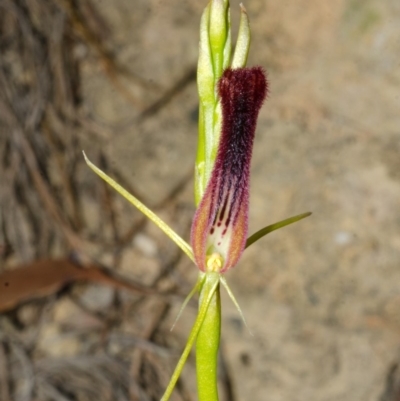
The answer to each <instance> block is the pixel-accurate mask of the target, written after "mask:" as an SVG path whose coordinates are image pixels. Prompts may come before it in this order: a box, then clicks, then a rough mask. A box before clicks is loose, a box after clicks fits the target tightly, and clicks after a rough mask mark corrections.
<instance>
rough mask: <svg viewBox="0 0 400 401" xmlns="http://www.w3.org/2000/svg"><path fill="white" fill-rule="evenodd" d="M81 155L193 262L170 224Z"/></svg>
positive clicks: (185, 246)
mask: <svg viewBox="0 0 400 401" xmlns="http://www.w3.org/2000/svg"><path fill="white" fill-rule="evenodd" d="M82 153H83V156H84V158H85V161H86V163H87V165H88V166H89V167H90V168H91V169H92V170H93V171H94V172H95V173H96V174H97V175H98V176H100V177H101V178H102V179H103V180H104V181H106V182H107V183H108V184H110V185H111V186H112V187H113V188H114V189H115V190H116V191H117V192H118V193H119V194H121V195H122V196H123V197H124V198H125V199H127V200H128V201H129V202H130V203H132V205H133V206H135V207H136V208H137V209H139V210H140V211H141V212H142V213H143V214H144V215H145V216H146V217H148V218H149V219H150V220H151V221H152V222H153V223H154V224H156V225H157V226H158V227H159V228H161V230H163V231H164V232H165V234H167V235H168V237H170V238H171V239H172V241H174V242H175V244H176V245H178V246H179V247H180V248H181V249H182V251H183V252H185V253H186V255H187V256H189V258H190V259H191V260H192V261H193V262H194V256H193V252H192V248H191V247H190V245H189V244H188V243H187V242H186V241H184V240H183V239H182V238H181V237H180V236H179V235H178V234H177V233H176V232H175V231H174V230H173V229H172V228H171V227H170V226H168V225H167V224H166V223H164V221H162V220H161V219H160V218H159V217H158V216H157V215H156V214H155V213H153V212H152V211H151V210H150V209H149V208H147V207H146V206H145V205H143V203H142V202H140V201H139V200H138V199H137V198H135V197H134V196H133V195H132V194H130V193H129V192H128V191H127V190H126V189H124V188H122V187H121V185H119V184H118V183H117V182H115V181H114V180H113V179H112V178H110V177H109V176H108V175H107V174H106V173H104V172H103V171H102V170H100V169H99V168H98V167H96V166H95V165H94V164H93V163H92V162H91V161H90V160H89V159H88V158H87V156H86V154H85V152H83V151H82Z"/></svg>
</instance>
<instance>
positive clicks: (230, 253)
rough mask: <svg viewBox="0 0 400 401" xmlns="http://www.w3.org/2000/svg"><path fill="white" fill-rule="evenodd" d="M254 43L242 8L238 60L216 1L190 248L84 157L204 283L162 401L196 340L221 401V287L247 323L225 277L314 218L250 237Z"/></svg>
mask: <svg viewBox="0 0 400 401" xmlns="http://www.w3.org/2000/svg"><path fill="white" fill-rule="evenodd" d="M249 45H250V28H249V21H248V17H247V13H246V10H245V9H244V7H243V6H242V5H241V18H240V26H239V33H238V39H237V42H236V47H235V52H234V54H233V56H232V57H231V33H230V13H229V1H228V0H211V1H210V3H209V4H208V6H207V7H206V9H205V10H204V13H203V16H202V19H201V23H200V51H199V61H198V74H197V84H198V91H199V100H200V106H199V141H198V151H197V158H196V163H195V203H196V205H197V206H198V207H197V210H196V212H195V215H194V218H193V223H192V228H191V246H190V245H189V244H188V243H187V242H186V241H184V240H183V239H182V238H181V237H180V236H179V235H178V234H177V233H176V232H175V231H174V230H173V229H171V228H170V227H169V226H168V225H167V224H166V223H165V222H163V221H162V220H161V219H160V218H159V217H158V216H157V215H156V214H154V213H153V212H152V211H151V210H150V209H148V208H147V207H146V206H145V205H143V204H142V203H141V202H140V201H139V200H138V199H137V198H135V197H134V196H133V195H132V194H130V193H129V192H128V191H126V190H125V189H124V188H122V187H121V186H120V185H119V184H118V183H116V182H115V181H114V180H113V179H112V178H110V177H109V176H108V175H106V174H105V173H104V172H103V171H101V170H100V169H99V168H98V167H96V166H95V165H94V164H93V163H91V162H90V161H89V160H88V158H87V157H86V155H85V153H84V157H85V160H86V162H87V164H88V165H89V167H90V168H91V169H92V170H93V171H94V172H95V173H96V174H98V175H99V176H100V177H101V178H102V179H104V180H105V181H106V182H107V183H108V184H110V185H111V186H112V187H113V188H114V189H115V190H116V191H118V192H119V193H120V194H121V195H122V196H124V197H125V198H126V199H127V200H128V201H130V202H131V203H132V204H133V205H134V206H135V207H137V208H138V209H139V210H140V211H141V212H143V213H144V214H145V215H146V216H147V217H148V218H149V219H151V220H152V221H153V222H154V223H155V224H157V225H158V226H159V227H160V228H161V229H162V230H163V231H164V232H165V233H166V234H167V235H168V236H169V237H170V238H171V239H172V240H173V241H174V242H175V243H176V244H177V245H178V246H179V247H180V248H181V249H182V251H183V252H184V253H186V255H187V256H188V257H189V258H190V259H191V260H192V261H193V262H194V263H195V264H196V265H197V267H198V269H199V278H198V281H197V283H196V285H195V286H194V288H193V290H192V291H191V292H190V294H189V295H188V297H187V298H186V300H185V301H184V303H183V306H182V308H181V311H180V312H179V314H178V318H179V316H180V314H181V312H182V310H183V308H184V307H185V305H186V304H187V302H188V301H189V299H190V298H191V296H192V295H194V293H195V292H197V291H199V293H200V298H199V311H198V315H197V318H196V321H195V323H194V325H193V328H192V330H191V332H190V334H189V337H188V340H187V343H186V346H185V348H184V350H183V353H182V356H181V358H180V359H179V361H178V364H177V366H176V368H175V371H174V372H173V374H172V378H171V380H170V383H169V384H168V386H167V389H166V391H165V393H164V395H163V397H162V398H161V401H167V400H168V399H169V397H170V396H171V394H172V391H173V389H174V386H175V384H176V382H177V380H178V378H179V376H180V373H181V371H182V369H183V366H184V364H185V362H186V359H187V357H188V355H189V353H190V350H191V348H192V346H193V344H194V342H196V371H197V386H198V392H199V400H200V401H218V389H217V354H218V349H219V342H220V330H221V302H220V291H219V288H220V283H221V284H222V285H223V286H224V287H225V288H226V290H227V292H228V294H229V296H230V297H231V299H232V301H233V302H234V304H235V306H236V307H237V309H238V311H239V313H240V315H241V316H242V318H243V314H242V312H241V310H240V307H239V305H238V303H237V301H236V300H235V298H234V296H233V294H232V291H231V290H230V289H229V286H228V284H227V282H226V280H225V277H224V276H223V274H224V273H225V272H226V271H227V270H229V269H230V268H232V267H233V266H235V265H236V264H237V263H238V261H239V259H240V257H241V255H242V253H243V251H244V249H245V248H247V247H248V246H250V245H251V244H253V243H254V242H256V241H257V240H259V239H260V238H262V237H263V236H265V235H266V234H268V233H270V232H272V231H274V230H276V229H278V228H281V227H284V226H286V225H288V224H291V223H294V222H296V221H299V220H301V219H303V218H305V217H307V216H309V215H310V214H311V213H303V214H301V215H297V216H294V217H291V218H289V219H286V220H283V221H280V222H278V223H275V224H272V225H270V226H267V227H264V228H263V229H261V230H259V231H257V232H256V233H255V234H253V235H251V236H250V237H247V233H248V209H249V183H250V162H251V155H252V149H253V142H254V134H255V130H256V122H257V117H258V113H259V111H260V109H261V106H262V104H263V102H264V100H265V98H266V95H267V86H268V85H267V79H266V76H265V73H264V70H263V69H262V68H261V67H252V68H246V67H245V66H246V61H247V55H248V51H249ZM178 318H177V319H178Z"/></svg>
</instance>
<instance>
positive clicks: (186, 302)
mask: <svg viewBox="0 0 400 401" xmlns="http://www.w3.org/2000/svg"><path fill="white" fill-rule="evenodd" d="M204 279H205V275H204V274H203V273H201V274H200V275H199V278H198V279H197V281H196V284H195V286H194V287H193V288H192V290H191V291H190V292H189V295H188V296H187V297H186V298H185V300H184V301H183V304H182V306H181V308H180V309H179V312H178V316H177V317H176V319H175V321H174V324H173V325H172V327H171V329H170V331H172V330H173V329H174V327H175V325H176V323H177V322H178V320H179V318H180V317H181V315H182V312H183V310H184V309H185V308H186V305H187V304H188V302H189V301H190V299H191V298H192V297H193V295H194V294H195V293H196V292H197V291H198V290H199V289H200V287H201V286H202V285H203V282H204Z"/></svg>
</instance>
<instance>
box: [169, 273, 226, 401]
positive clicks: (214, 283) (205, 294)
mask: <svg viewBox="0 0 400 401" xmlns="http://www.w3.org/2000/svg"><path fill="white" fill-rule="evenodd" d="M200 275H201V277H200V279H199V280H200V283H201V284H200V286H201V290H200V294H201V295H200V296H201V301H200V307H199V312H198V314H197V318H196V321H195V322H194V325H193V327H192V330H191V332H190V334H189V338H188V340H187V342H186V345H185V349H184V350H183V352H182V355H181V357H180V359H179V361H178V364H177V365H176V368H175V370H174V373H173V374H172V377H171V380H170V382H169V383H168V386H167V389H166V390H165V393H164V395H163V396H162V398H161V401H167V400H169V398H170V396H171V394H172V391H173V390H174V387H175V384H176V382H177V381H178V378H179V376H180V374H181V372H182V369H183V366H184V365H185V362H186V360H187V357H188V356H189V353H190V350H191V349H192V346H193V344H194V342H195V340H196V338H197V336H198V334H199V332H200V331H201V328H202V325H203V322H204V320H205V318H206V316H208V307H209V305H210V303H211V302H212V300H213V299H214V294H215V292H216V291H217V288H219V277H220V276H219V274H218V273H206V274H205V273H200ZM203 386H204V384H203ZM205 399H206V398H205ZM214 399H215V400H218V398H213V399H211V398H210V400H214Z"/></svg>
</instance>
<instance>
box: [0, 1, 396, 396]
mask: <svg viewBox="0 0 400 401" xmlns="http://www.w3.org/2000/svg"><path fill="white" fill-rule="evenodd" d="M205 5H206V2H205V1H204V2H203V1H198V0H186V1H182V0H181V1H178V0H169V1H164V0H114V1H112V2H111V1H106V0H0V208H1V209H0V313H1V315H0V401H34V400H35V401H47V400H49V401H50V400H51V401H75V400H76V401H86V400H94V399H96V400H97V401H108V400H110V401H111V400H113V401H116V400H118V401H120V400H121V401H125V400H145V401H147V400H158V399H159V398H160V396H161V394H162V393H163V390H164V388H165V386H166V384H167V382H168V380H169V376H170V374H171V372H172V369H173V368H174V366H175V363H176V361H177V358H178V357H179V355H180V352H181V350H182V347H183V345H184V343H185V341H186V337H187V335H188V333H189V330H190V328H191V325H192V323H193V321H194V318H195V315H196V302H194V301H193V303H190V304H189V307H188V308H187V309H186V311H185V312H184V314H183V316H182V317H181V319H180V321H179V322H178V324H177V326H176V328H175V329H174V331H173V332H170V327H171V325H172V323H173V321H174V319H175V317H176V315H177V313H178V311H179V308H180V305H181V303H182V301H183V299H184V296H185V295H187V294H188V293H189V291H190V289H191V287H192V286H193V285H194V283H195V280H196V277H197V270H196V268H195V267H194V266H193V265H192V264H191V263H190V261H189V260H188V259H187V258H186V256H185V255H183V254H182V253H181V251H180V250H179V249H178V248H177V247H176V246H175V245H174V244H173V243H171V242H170V241H169V240H168V239H166V237H165V236H164V235H163V234H162V233H161V232H160V230H159V229H158V228H157V227H155V226H154V225H153V224H152V223H150V222H147V221H146V220H145V219H144V218H143V217H142V215H141V214H140V213H139V212H138V211H136V210H135V209H134V208H133V207H132V206H130V205H129V204H128V203H127V202H126V201H125V200H123V199H122V198H121V197H120V196H119V195H117V194H115V193H114V192H113V191H112V190H111V189H110V188H109V187H107V186H106V185H105V184H104V183H103V182H102V181H101V180H100V179H99V178H98V177H97V176H95V175H94V173H92V172H91V171H90V170H89V169H88V167H87V166H86V165H85V163H84V160H83V157H82V153H81V151H82V150H83V149H84V150H85V152H86V153H87V155H88V157H89V158H90V159H91V160H92V161H93V162H94V163H96V164H97V165H98V166H100V167H101V168H103V169H104V170H105V171H106V172H107V173H108V174H109V175H111V176H113V177H115V178H116V179H117V181H118V182H120V183H121V184H122V185H124V186H125V187H126V188H127V189H129V190H130V191H131V192H132V193H134V194H135V195H136V196H138V197H139V198H140V199H141V200H142V201H143V202H145V203H146V204H147V205H149V206H151V207H152V208H153V210H155V211H156V212H157V213H159V214H160V216H161V217H162V218H163V219H165V220H166V221H167V222H168V223H169V224H170V225H171V226H172V227H174V228H175V229H176V230H177V232H178V233H179V234H181V235H182V236H183V237H184V238H186V239H188V238H189V230H190V224H191V218H192V216H193V213H194V204H193V179H192V176H193V162H194V157H195V153H196V142H197V107H198V101H197V94H196V82H195V77H196V62H197V45H198V27H199V20H200V16H201V12H202V10H203V8H204V7H205ZM245 6H246V8H247V11H248V14H249V17H250V21H251V27H252V38H253V39H252V47H251V50H250V56H249V63H248V64H249V65H261V66H263V67H264V68H265V69H266V70H267V72H268V78H269V81H270V94H269V98H268V100H267V102H266V103H265V105H264V107H263V109H262V111H261V114H260V118H259V123H258V128H257V134H256V142H255V148H254V158H253V162H252V188H251V210H250V232H254V231H256V230H258V229H259V228H261V227H263V226H265V225H268V224H271V223H274V222H276V221H279V220H282V219H284V218H287V217H290V216H293V215H295V214H298V213H302V212H307V211H311V212H313V215H312V216H311V217H309V218H307V219H306V220H304V221H301V222H299V223H296V224H295V225H293V226H290V227H287V228H284V229H282V230H280V231H278V232H274V233H273V234H271V235H269V236H267V237H266V238H264V239H262V240H260V241H259V242H258V243H257V244H255V245H254V246H252V247H251V248H249V249H248V250H247V251H246V253H245V255H244V257H243V258H242V260H241V262H240V264H239V265H238V266H237V267H236V268H235V269H233V270H232V271H230V272H229V273H228V274H227V276H226V277H227V280H228V282H229V283H230V285H231V288H232V290H233V292H234V294H235V295H236V298H237V300H238V302H239V303H240V305H241V307H242V309H243V312H244V315H245V316H246V319H247V322H248V326H249V328H250V330H251V332H252V333H253V336H252V335H250V334H249V332H248V330H247V329H246V327H244V325H243V323H242V321H241V319H240V317H239V315H238V313H237V311H236V310H235V307H234V306H233V305H232V303H231V301H230V300H229V299H228V297H226V296H225V295H224V296H223V332H222V350H221V358H220V382H221V383H220V384H221V386H220V387H221V400H225V401H228V400H229V401H244V400H249V399H251V400H253V401H264V400H269V401H288V400H291V401H292V400H293V401H304V400H308V401H313V400H315V401H317V400H318V401H334V400H340V401H358V400H360V401H361V400H362V401H399V400H400V211H399V204H400V23H399V21H400V3H399V1H398V0H337V1H334V2H333V1H328V0H290V1H289V0H281V1H274V0H247V1H246V2H245ZM231 7H232V24H233V37H235V36H236V32H237V26H238V18H239V1H232V2H231ZM196 398H197V395H196V391H195V370H194V356H193V355H192V356H191V357H190V359H189V362H188V364H187V366H186V368H185V371H184V374H183V376H182V378H181V380H180V381H179V383H178V388H177V390H176V391H175V393H174V396H173V399H174V400H183V401H190V400H195V399H196Z"/></svg>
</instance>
